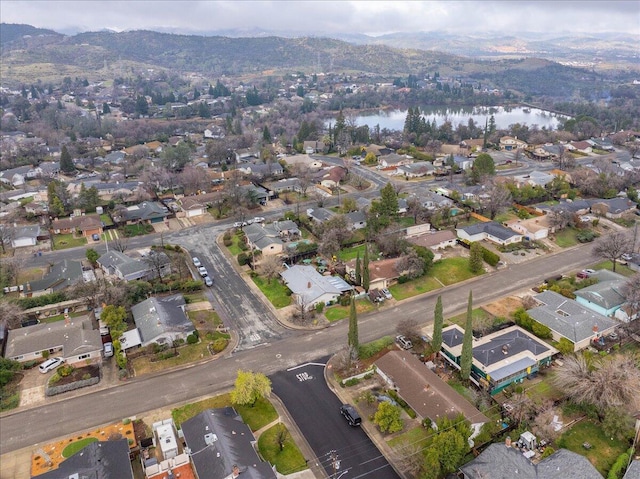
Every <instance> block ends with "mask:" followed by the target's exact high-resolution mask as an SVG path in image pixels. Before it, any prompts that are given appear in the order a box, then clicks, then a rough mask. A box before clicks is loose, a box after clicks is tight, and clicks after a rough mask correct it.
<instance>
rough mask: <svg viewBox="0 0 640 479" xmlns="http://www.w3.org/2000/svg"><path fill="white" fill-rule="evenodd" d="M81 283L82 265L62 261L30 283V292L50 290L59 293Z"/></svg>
mask: <svg viewBox="0 0 640 479" xmlns="http://www.w3.org/2000/svg"><path fill="white" fill-rule="evenodd" d="M80 281H82V263H81V262H80V261H74V260H71V259H64V260H62V261H60V262H58V263H56V264H54V265H53V266H52V267H51V269H50V270H49V272H48V273H47V274H46V275H45V276H44V277H43V278H42V279H39V280H36V281H31V283H29V286H30V288H31V291H44V290H46V289H52V290H53V291H59V290H61V289H64V288H66V287H68V286H71V285H73V284H76V283H78V282H80Z"/></svg>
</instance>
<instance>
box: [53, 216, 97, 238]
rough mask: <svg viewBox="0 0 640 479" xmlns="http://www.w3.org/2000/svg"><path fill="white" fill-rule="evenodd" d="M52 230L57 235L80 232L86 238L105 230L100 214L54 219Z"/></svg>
mask: <svg viewBox="0 0 640 479" xmlns="http://www.w3.org/2000/svg"><path fill="white" fill-rule="evenodd" d="M51 231H52V232H53V234H56V235H59V234H70V233H71V234H75V233H79V234H81V235H82V236H84V237H85V238H91V236H92V235H94V234H97V235H100V234H102V231H103V230H102V221H100V216H98V215H89V216H85V215H81V216H73V217H71V218H61V219H55V220H53V221H52V222H51Z"/></svg>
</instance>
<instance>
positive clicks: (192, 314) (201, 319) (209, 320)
mask: <svg viewBox="0 0 640 479" xmlns="http://www.w3.org/2000/svg"><path fill="white" fill-rule="evenodd" d="M187 316H188V317H189V319H190V320H191V321H193V324H194V325H195V326H196V328H197V329H200V328H201V327H203V326H206V328H205V329H215V328H217V327H218V326H220V325H221V324H222V320H221V319H220V316H218V313H216V312H215V311H213V310H211V309H204V310H202V311H188V312H187Z"/></svg>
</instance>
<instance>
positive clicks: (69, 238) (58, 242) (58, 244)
mask: <svg viewBox="0 0 640 479" xmlns="http://www.w3.org/2000/svg"><path fill="white" fill-rule="evenodd" d="M86 244H87V238H85V237H84V236H79V237H77V238H74V237H73V234H72V233H69V234H66V235H53V249H65V248H75V247H76V246H84V245H86Z"/></svg>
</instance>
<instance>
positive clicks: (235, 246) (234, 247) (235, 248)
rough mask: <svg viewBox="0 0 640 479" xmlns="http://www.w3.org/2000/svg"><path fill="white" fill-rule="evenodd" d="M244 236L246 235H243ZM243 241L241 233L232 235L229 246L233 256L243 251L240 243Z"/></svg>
mask: <svg viewBox="0 0 640 479" xmlns="http://www.w3.org/2000/svg"><path fill="white" fill-rule="evenodd" d="M242 238H244V236H242ZM241 241H244V240H242V239H241V236H240V235H237V234H236V235H233V236H231V246H229V247H228V248H229V253H231V254H232V255H233V256H238V255H239V254H240V253H242V249H241V248H240V246H239V244H240V242H241Z"/></svg>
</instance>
